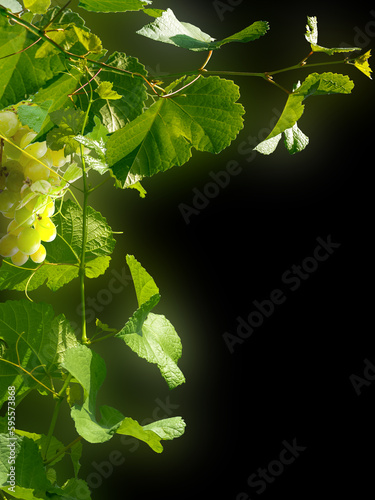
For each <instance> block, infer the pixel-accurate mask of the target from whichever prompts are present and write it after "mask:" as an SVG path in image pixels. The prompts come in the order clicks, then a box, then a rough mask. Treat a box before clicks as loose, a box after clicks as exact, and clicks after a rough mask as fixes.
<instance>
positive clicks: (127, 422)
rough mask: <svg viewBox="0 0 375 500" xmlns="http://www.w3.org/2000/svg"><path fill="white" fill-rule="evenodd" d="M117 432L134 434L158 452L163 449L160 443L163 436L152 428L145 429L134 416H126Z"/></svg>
mask: <svg viewBox="0 0 375 500" xmlns="http://www.w3.org/2000/svg"><path fill="white" fill-rule="evenodd" d="M116 432H117V434H125V435H126V436H133V437H135V438H137V439H139V440H140V441H143V442H145V443H146V444H148V445H149V447H150V448H151V449H152V450H153V451H155V452H156V453H161V452H162V451H163V446H162V445H161V443H160V440H161V437H160V436H158V435H157V434H156V433H155V432H153V431H152V430H145V428H144V427H142V426H141V425H140V424H139V423H138V422H137V421H136V420H133V419H132V418H129V417H127V418H124V420H123V422H122V424H121V425H120V427H119V428H118V429H117V430H116Z"/></svg>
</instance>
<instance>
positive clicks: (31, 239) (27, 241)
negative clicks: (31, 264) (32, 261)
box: [17, 227, 41, 255]
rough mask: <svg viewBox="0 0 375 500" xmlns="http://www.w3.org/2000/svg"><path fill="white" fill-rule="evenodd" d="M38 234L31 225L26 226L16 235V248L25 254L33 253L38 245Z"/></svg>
mask: <svg viewBox="0 0 375 500" xmlns="http://www.w3.org/2000/svg"><path fill="white" fill-rule="evenodd" d="M40 240H41V238H40V235H39V233H38V231H37V230H36V229H34V228H32V227H27V228H25V229H24V230H23V231H21V232H20V234H19V235H18V236H17V246H18V249H19V250H20V251H21V252H23V253H25V254H26V255H31V254H33V253H35V252H36V251H37V250H38V248H39V246H40Z"/></svg>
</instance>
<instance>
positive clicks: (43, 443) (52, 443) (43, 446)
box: [15, 429, 65, 466]
mask: <svg viewBox="0 0 375 500" xmlns="http://www.w3.org/2000/svg"><path fill="white" fill-rule="evenodd" d="M15 432H16V434H17V436H26V437H27V438H29V439H32V440H33V441H34V442H35V443H36V444H37V446H38V449H39V452H40V454H41V455H42V457H44V456H45V457H46V460H48V461H49V460H51V462H50V464H49V465H51V466H52V465H54V464H56V463H57V462H60V460H62V459H63V458H64V453H61V454H60V455H59V456H58V457H57V458H56V459H54V457H55V455H56V454H57V453H58V452H59V451H61V450H63V449H64V448H65V446H64V445H63V443H62V442H61V441H59V440H58V439H57V438H55V436H51V439H50V440H49V438H48V437H47V436H46V435H45V434H36V433H34V432H27V431H22V430H20V429H16V431H15Z"/></svg>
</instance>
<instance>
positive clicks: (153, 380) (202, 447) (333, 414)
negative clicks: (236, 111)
mask: <svg viewBox="0 0 375 500" xmlns="http://www.w3.org/2000/svg"><path fill="white" fill-rule="evenodd" d="M222 3H226V4H228V5H230V2H229V1H227V2H222ZM235 3H236V2H232V4H235ZM237 4H238V5H237V6H235V7H232V10H228V11H226V12H225V13H224V14H223V19H222V20H221V19H220V16H219V15H218V13H217V11H216V10H215V2H211V1H204V0H201V1H199V2H198V1H190V2H167V1H161V0H160V1H156V0H155V1H154V4H153V6H155V7H160V8H166V7H171V8H172V9H173V10H174V12H175V14H176V16H177V17H178V18H179V19H180V20H182V21H186V22H191V23H192V24H195V25H197V26H199V27H200V28H201V29H202V30H203V31H205V32H207V33H209V34H211V35H212V36H214V37H215V38H217V39H221V38H224V37H225V36H228V35H230V34H232V33H234V32H236V31H239V30H240V29H242V28H244V27H246V26H248V25H249V24H251V23H252V22H254V21H256V20H267V21H269V22H270V25H271V30H270V31H269V33H268V34H267V35H266V36H265V37H263V38H262V39H260V40H257V41H254V42H252V43H250V44H245V45H242V44H234V43H233V44H229V45H227V46H225V47H223V48H222V49H220V51H218V52H217V53H215V54H214V57H213V58H212V60H211V62H210V63H209V66H208V69H232V70H238V71H239V70H245V71H265V70H269V71H272V70H276V69H279V68H282V67H286V66H290V65H292V64H295V63H297V62H298V61H300V60H301V59H302V58H303V57H305V56H306V55H307V54H308V52H309V45H308V43H307V42H306V41H305V40H304V33H305V24H306V16H307V15H310V16H311V15H316V16H318V21H319V28H320V39H319V41H320V43H321V44H322V45H326V46H328V47H329V46H337V45H340V44H341V43H344V42H345V43H347V45H349V46H351V45H353V44H354V45H358V43H359V42H360V43H362V45H361V46H362V47H363V49H364V50H366V51H367V50H369V49H370V48H371V47H373V46H374V38H375V16H372V15H371V14H370V8H369V7H367V6H365V5H364V4H362V5H364V6H360V4H355V5H349V4H342V6H341V7H340V9H339V10H337V9H335V8H334V7H330V6H328V3H327V2H325V3H318V4H314V6H309V7H308V8H307V7H306V6H305V5H303V4H301V3H297V4H296V3H294V4H290V3H289V4H286V3H283V4H281V3H279V4H270V3H266V2H259V3H254V2H247V1H243V2H237ZM329 5H333V4H329ZM80 12H81V15H82V16H83V17H85V19H87V24H88V26H89V27H91V28H92V30H93V31H94V32H96V33H97V34H98V35H99V36H100V37H101V38H102V39H103V41H104V45H105V46H106V47H107V48H108V49H109V50H110V51H113V50H121V51H125V52H127V53H128V54H131V55H134V56H137V57H139V59H140V60H141V62H143V63H144V64H145V65H146V66H149V68H151V69H155V70H156V69H158V71H162V72H175V71H179V70H182V69H189V68H195V67H199V66H200V64H201V63H202V62H203V59H204V56H203V55H202V54H199V53H198V54H197V53H194V54H191V53H186V52H185V51H184V50H182V49H178V48H175V47H169V46H164V45H162V44H159V43H156V42H152V41H151V40H147V39H143V38H141V37H139V36H138V35H135V31H136V30H137V29H139V28H140V27H141V26H142V25H143V24H145V23H146V22H148V19H146V17H145V16H144V15H142V14H138V13H137V14H135V13H134V14H131V13H130V14H123V15H121V14H118V15H114V16H110V15H108V16H105V15H101V14H97V15H94V14H93V15H91V14H87V13H85V12H83V11H80ZM369 21H372V24H371V25H370V24H369ZM366 29H367V31H368V33H367V40H366V39H363V38H359V37H358V30H361V31H362V32H363V33H365V30H366ZM327 57H328V56H324V55H320V56H316V60H317V61H319V60H322V61H323V60H324V61H326V60H327ZM339 57H340V56H339ZM370 62H371V61H370ZM330 69H332V70H333V71H338V72H341V71H343V72H344V71H347V72H348V74H349V75H350V76H351V78H353V79H354V81H355V84H356V87H355V88H354V91H353V93H352V95H350V96H328V97H315V98H314V97H312V98H310V99H309V100H308V101H307V103H306V111H305V114H304V116H303V117H302V119H301V120H300V122H299V125H300V128H301V129H302V130H303V131H304V132H305V133H306V134H307V135H309V137H310V145H309V146H308V148H307V149H306V150H305V151H304V152H302V153H299V154H297V155H294V156H290V155H289V153H288V152H287V151H286V150H285V149H284V147H283V145H282V143H280V144H279V147H278V149H277V152H276V153H274V154H273V155H271V156H269V157H267V156H262V155H260V154H258V155H257V156H256V157H255V158H254V159H253V160H252V161H250V162H249V161H247V159H248V158H249V157H250V153H248V154H241V153H240V152H239V149H238V148H239V144H241V143H242V142H244V141H247V140H248V138H249V137H254V138H258V137H260V136H259V131H260V130H261V129H263V128H267V127H269V123H270V120H271V118H272V116H273V109H279V110H282V109H283V106H284V103H285V100H286V95H285V94H283V92H282V91H280V90H279V89H277V88H275V87H273V86H272V85H270V84H267V83H266V82H264V81H262V80H260V79H259V81H258V80H257V79H250V78H238V79H236V83H237V84H238V85H239V86H240V88H241V102H242V103H243V104H244V106H245V108H246V115H245V127H244V129H243V130H242V131H241V133H240V135H239V136H238V138H237V140H236V141H235V142H234V143H233V144H232V146H231V147H230V148H229V149H228V150H226V151H225V152H223V153H222V154H220V155H218V156H212V155H208V154H199V153H194V154H193V159H192V160H191V162H189V164H187V165H185V166H183V167H181V168H175V169H172V170H171V171H169V172H167V173H164V174H159V175H157V176H155V177H154V178H152V179H149V180H146V181H145V182H144V187H145V188H146V190H147V191H148V195H147V197H146V199H144V200H141V199H140V198H139V197H138V196H137V194H136V193H135V192H130V193H128V192H125V193H123V192H121V191H114V190H113V188H111V187H110V186H108V187H106V188H104V190H103V191H102V193H101V194H100V195H98V196H97V197H96V199H93V200H91V202H92V204H93V206H94V207H95V208H96V209H97V210H100V211H101V212H102V213H103V215H105V216H106V217H107V218H108V222H109V223H110V224H111V226H112V227H113V229H114V230H122V231H124V236H119V237H118V243H117V249H116V252H117V253H116V254H115V257H114V259H113V262H112V269H116V270H117V271H118V272H120V271H121V269H122V268H123V266H124V256H125V255H126V254H127V253H130V254H134V255H135V256H136V258H137V259H138V260H139V261H140V262H141V263H142V264H143V265H144V266H145V267H146V269H147V270H148V271H149V272H150V273H151V275H152V276H153V277H154V279H155V281H156V283H157V284H158V286H159V288H160V290H161V294H162V300H161V302H160V304H159V305H158V307H157V312H160V313H162V314H165V315H166V316H167V317H168V318H169V319H170V320H171V322H172V323H173V324H174V326H175V327H176V329H177V331H178V332H179V335H180V336H181V338H182V342H183V346H184V350H183V357H182V359H181V361H180V364H179V365H180V367H181V369H182V370H183V371H184V374H185V375H186V378H187V382H186V384H185V385H184V386H181V387H179V388H177V389H175V390H173V391H171V392H169V391H168V389H167V386H166V384H165V382H164V381H163V380H162V379H161V377H159V374H158V371H157V369H156V368H155V367H154V366H152V365H148V364H147V363H145V362H144V361H141V360H138V359H137V358H136V356H134V355H132V353H128V352H127V351H126V350H125V349H123V350H121V349H120V350H119V347H118V345H117V343H116V342H115V341H111V342H109V343H108V344H107V345H100V344H98V347H97V351H98V352H100V354H101V355H102V356H103V357H104V358H105V359H106V363H107V368H108V380H107V381H106V383H105V385H104V387H103V389H102V390H101V392H100V395H99V401H98V403H100V404H109V405H112V406H115V407H116V408H118V409H119V410H121V411H122V412H123V413H124V414H126V415H129V416H132V417H133V418H136V419H137V420H138V421H140V422H141V421H142V420H143V419H145V418H149V417H150V418H151V416H152V414H153V412H154V409H155V408H156V407H157V405H158V403H157V402H156V400H159V401H160V400H161V401H164V402H165V401H166V398H168V397H169V400H170V402H171V403H172V404H173V405H174V407H173V409H172V410H171V414H170V415H165V416H175V415H181V416H183V418H184V419H185V420H186V423H187V429H186V433H185V435H184V436H183V437H182V438H180V439H178V440H176V441H172V442H166V443H165V450H164V453H163V454H161V455H157V454H154V453H153V452H152V451H151V450H149V449H148V448H147V447H146V445H142V444H141V445H140V446H139V447H138V448H137V449H136V450H135V451H133V444H132V443H128V444H123V443H122V442H121V441H120V440H119V439H118V437H116V436H115V437H114V438H113V439H112V440H111V441H109V442H108V443H106V444H103V445H89V444H86V443H85V446H84V455H83V458H82V464H83V465H82V469H81V477H82V478H83V479H87V480H88V481H89V483H90V484H91V486H94V483H95V482H96V481H99V482H101V485H100V487H98V488H92V498H93V500H95V499H102V498H112V499H117V498H128V499H133V498H134V499H135V498H142V499H143V498H153V499H159V498H160V499H164V500H169V499H176V498H178V499H181V500H187V499H191V498H196V497H199V498H217V497H219V496H220V498H225V499H228V500H236V499H237V500H245V499H246V500H247V499H248V498H251V499H254V498H257V497H258V496H260V497H262V498H265V499H266V498H281V497H283V496H287V497H288V498H305V497H308V496H313V495H314V496H316V497H328V496H333V497H335V498H338V497H340V496H341V495H342V494H343V493H351V494H352V495H355V498H357V499H366V498H370V492H368V491H367V489H368V488H369V489H370V488H371V477H372V473H373V472H372V470H373V465H374V463H373V450H374V444H375V440H374V426H373V404H372V402H373V397H374V391H375V387H374V385H375V382H372V383H368V385H367V386H363V387H361V393H360V394H359V395H358V394H357V393H356V391H355V389H354V387H353V384H352V383H351V380H350V376H351V375H353V374H356V375H359V376H363V372H364V367H365V365H364V360H365V359H369V360H370V361H372V362H374V363H375V354H374V350H373V342H372V336H373V327H372V322H371V321H370V311H371V307H372V300H371V299H372V295H373V272H372V270H373V255H372V252H371V254H370V247H371V244H370V241H372V239H371V232H372V231H371V229H372V225H371V222H372V219H370V202H371V201H372V200H371V194H372V178H373V175H372V169H373V158H372V156H371V146H372V140H373V116H374V115H373V112H374V104H373V103H374V90H373V82H371V81H370V80H369V79H367V78H366V77H365V76H364V75H362V74H361V73H360V72H358V71H357V70H356V69H355V68H354V67H341V66H340V67H332V68H330V67H328V68H327V71H329V70H330ZM317 71H319V68H318V69H317ZM322 71H323V70H322ZM306 75H307V70H301V71H300V72H297V73H296V72H294V73H288V74H285V75H280V78H278V80H277V81H278V82H279V83H280V84H282V85H284V86H286V87H289V88H290V87H291V85H292V83H294V82H295V81H297V80H298V79H301V80H303V78H304V77H305V76H306ZM230 161H236V162H238V164H239V166H240V167H241V169H242V171H241V173H240V174H239V175H237V176H232V177H231V178H230V182H229V184H228V186H227V187H225V188H223V189H221V190H220V193H219V194H218V196H216V197H214V198H211V199H210V200H209V203H208V204H207V206H206V207H205V208H204V209H202V210H201V211H200V214H199V215H193V216H192V217H191V218H190V223H189V224H186V222H185V221H184V218H183V217H182V215H181V212H180V209H179V206H180V204H181V203H185V204H187V205H190V206H192V205H193V198H194V192H193V189H194V188H196V189H197V190H199V191H200V192H203V191H204V189H207V183H209V182H212V178H211V177H210V172H216V173H217V174H218V173H219V172H220V171H223V170H225V168H226V166H227V164H228V162H230ZM370 220H371V222H370ZM328 237H330V238H331V240H332V241H333V242H335V243H339V244H340V246H339V247H338V248H336V249H335V250H334V251H333V253H332V255H330V256H329V258H328V259H327V260H326V261H324V262H321V263H319V265H318V268H317V269H316V271H314V272H313V273H311V275H310V276H309V278H308V279H306V280H302V281H301V286H300V287H299V288H298V290H295V291H291V290H290V286H288V285H287V284H285V283H284V282H283V280H282V275H283V273H285V272H286V271H287V270H288V269H290V268H291V267H292V266H293V265H300V264H301V263H302V261H303V260H304V259H306V258H307V257H311V256H312V255H313V252H314V250H315V248H316V247H317V245H318V242H317V238H321V239H323V240H327V238H328ZM108 276H110V275H108V274H106V275H105V276H103V277H102V278H100V279H98V280H96V281H95V282H93V283H91V282H90V283H89V287H88V294H89V295H90V294H91V295H90V296H92V297H96V296H97V293H98V290H99V289H100V288H106V286H107V285H108V279H109V278H108ZM276 288H280V289H282V290H283V292H284V293H285V296H286V300H285V302H284V303H283V304H281V305H279V306H277V307H276V308H275V312H274V313H273V314H272V315H271V316H270V317H269V318H266V319H264V322H263V324H262V325H261V326H260V327H259V328H256V329H255V331H254V333H253V335H252V336H251V337H250V338H248V339H247V340H245V341H244V342H243V343H242V344H241V345H240V344H238V345H236V346H235V347H234V352H233V353H230V351H229V349H228V347H227V345H226V344H225V342H224V339H223V334H224V333H225V332H228V333H232V334H236V328H237V325H238V322H237V318H238V317H242V318H244V319H246V318H247V316H248V314H249V313H250V312H251V311H253V310H254V306H253V305H252V302H253V301H254V300H258V301H263V300H265V299H268V298H269V297H270V294H271V292H272V291H273V290H274V289H276ZM43 293H44V292H35V295H34V296H33V298H34V299H35V300H47V301H51V300H52V301H53V304H54V307H55V309H56V312H65V313H66V314H67V316H68V317H70V316H73V317H72V318H71V319H72V320H74V321H77V322H78V319H77V318H78V316H77V315H75V313H74V311H75V310H76V304H78V303H79V297H78V293H77V290H76V287H75V286H74V284H70V285H68V286H67V287H65V288H64V289H63V290H62V291H61V292H58V293H56V294H53V296H52V298H51V296H49V295H48V294H45V295H43ZM134 308H135V298H134V293H133V290H131V287H130V286H129V287H127V288H126V289H125V291H124V294H120V295H119V296H115V297H114V298H113V301H112V302H111V304H110V305H109V306H108V307H105V308H103V311H101V312H100V314H99V317H100V319H101V320H102V321H104V322H107V323H110V324H111V325H114V326H115V327H121V326H122V325H123V324H124V322H125V321H126V319H127V317H128V316H129V315H130V314H131V313H132V311H133V309H134ZM125 309H126V316H125V317H124V314H125ZM71 311H73V313H72V312H71ZM75 316H76V317H75ZM374 376H375V374H374ZM176 407H177V408H176ZM51 411H52V410H51V409H50V407H49V406H48V407H47V405H46V403H45V402H44V399H43V398H42V397H41V396H36V397H35V398H34V402H33V406H32V407H31V410H30V406H27V404H26V402H25V403H22V404H21V405H20V407H19V410H18V418H19V422H20V423H21V425H22V424H23V425H24V428H26V427H31V424H30V414H33V415H34V416H33V417H32V418H34V424H33V426H32V428H29V429H28V430H34V431H35V432H45V426H46V425H47V424H48V422H49V419H50V415H51ZM159 416H163V415H162V413H161V414H159ZM70 434H71V437H72V439H74V429H73V427H72V423H71V421H70V417H69V414H68V411H65V413H64V412H63V413H62V414H61V416H60V419H59V424H58V427H57V435H58V437H61V439H63V440H64V441H65V442H68V441H69V438H68V436H69V435H70ZM285 440H286V441H288V442H289V443H292V442H293V440H296V442H297V443H298V445H299V446H302V447H305V448H306V449H305V450H304V451H301V452H300V456H299V457H298V458H297V459H296V460H295V462H293V463H292V464H290V465H286V466H285V470H284V471H283V473H282V474H280V475H279V476H278V477H276V478H275V480H274V481H273V482H272V484H268V485H267V488H266V490H265V492H264V493H262V494H258V493H257V488H251V487H250V486H249V485H248V484H247V480H248V477H249V476H250V475H251V474H253V473H256V472H257V470H258V469H259V468H267V467H268V464H269V463H270V462H272V461H273V460H277V459H278V457H279V454H280V452H281V451H282V449H283V448H284V444H283V441H285ZM113 451H118V452H119V453H120V455H121V457H123V458H124V463H123V464H122V465H120V466H117V465H116V466H112V468H113V472H112V473H108V476H110V477H108V478H103V474H104V475H106V471H108V464H104V465H103V462H108V460H109V457H110V454H111V452H113ZM95 464H96V465H95ZM98 467H99V468H101V470H102V473H101V479H100V480H98V477H99V476H94V475H93V473H98ZM66 470H67V471H68V472H67V473H69V465H68V464H67V465H66ZM103 471H104V472H103ZM241 493H242V496H241Z"/></svg>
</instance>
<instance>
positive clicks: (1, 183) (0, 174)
mask: <svg viewBox="0 0 375 500" xmlns="http://www.w3.org/2000/svg"><path fill="white" fill-rule="evenodd" d="M5 172H6V169H4V168H3V167H1V168H0V189H1V190H3V189H5V181H6V175H5Z"/></svg>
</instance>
